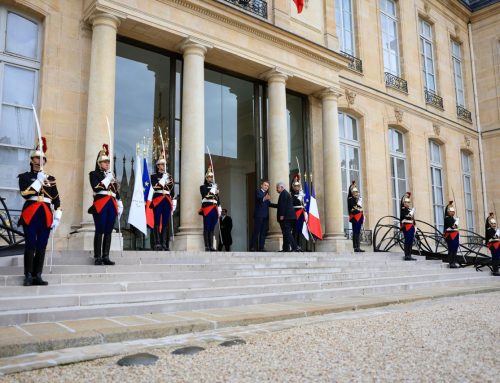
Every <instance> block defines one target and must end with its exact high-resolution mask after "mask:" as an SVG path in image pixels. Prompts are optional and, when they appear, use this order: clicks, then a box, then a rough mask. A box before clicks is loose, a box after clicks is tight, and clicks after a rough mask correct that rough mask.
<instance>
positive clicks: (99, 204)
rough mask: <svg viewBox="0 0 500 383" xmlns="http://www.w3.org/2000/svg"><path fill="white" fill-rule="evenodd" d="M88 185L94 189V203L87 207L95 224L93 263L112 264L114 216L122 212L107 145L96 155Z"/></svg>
mask: <svg viewBox="0 0 500 383" xmlns="http://www.w3.org/2000/svg"><path fill="white" fill-rule="evenodd" d="M89 179H90V186H91V187H92V190H93V191H94V203H93V204H92V206H91V207H90V208H89V210H88V212H89V214H92V216H93V218H94V224H95V235H94V264H95V265H103V264H104V265H114V264H115V263H114V262H112V261H111V260H110V259H109V249H110V247H111V235H112V232H113V227H114V226H115V221H116V217H117V216H118V217H119V216H121V214H122V213H123V203H122V201H121V200H120V193H119V192H118V183H117V182H116V179H115V177H114V175H113V172H112V171H111V169H110V157H109V149H108V145H106V144H104V145H103V146H102V150H100V151H99V154H98V155H97V160H96V165H95V170H94V171H91V172H90V173H89Z"/></svg>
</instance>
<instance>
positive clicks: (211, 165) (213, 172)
mask: <svg viewBox="0 0 500 383" xmlns="http://www.w3.org/2000/svg"><path fill="white" fill-rule="evenodd" d="M207 152H208V158H210V167H211V168H212V174H213V177H212V178H213V181H214V182H213V183H214V184H215V169H214V163H213V162H212V155H211V154H210V148H209V147H208V145H207ZM217 221H218V220H217ZM219 239H220V243H221V244H222V246H224V241H223V240H222V233H221V229H220V222H219Z"/></svg>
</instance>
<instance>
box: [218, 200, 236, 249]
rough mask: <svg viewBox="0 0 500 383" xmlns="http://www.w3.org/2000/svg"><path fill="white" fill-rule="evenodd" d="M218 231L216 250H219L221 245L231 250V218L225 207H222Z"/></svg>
mask: <svg viewBox="0 0 500 383" xmlns="http://www.w3.org/2000/svg"><path fill="white" fill-rule="evenodd" d="M219 225H220V232H219V245H218V246H217V250H218V251H221V250H222V246H224V249H225V250H226V251H231V245H232V244H233V237H231V230H233V219H232V218H231V217H230V216H228V215H227V209H222V211H221V216H220V218H219Z"/></svg>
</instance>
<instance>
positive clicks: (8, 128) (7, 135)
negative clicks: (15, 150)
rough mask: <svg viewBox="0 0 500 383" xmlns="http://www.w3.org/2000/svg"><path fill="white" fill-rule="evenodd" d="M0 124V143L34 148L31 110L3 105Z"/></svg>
mask: <svg viewBox="0 0 500 383" xmlns="http://www.w3.org/2000/svg"><path fill="white" fill-rule="evenodd" d="M0 124H1V125H0V126H1V127H2V129H1V130H0V143H2V144H8V145H17V146H24V147H29V148H32V147H34V145H35V127H34V121H33V111H32V110H31V109H25V108H20V107H18V106H16V107H14V106H10V105H3V106H2V120H1V121H0ZM0 174H2V173H0Z"/></svg>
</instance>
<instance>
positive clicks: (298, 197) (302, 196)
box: [297, 193, 304, 202]
mask: <svg viewBox="0 0 500 383" xmlns="http://www.w3.org/2000/svg"><path fill="white" fill-rule="evenodd" d="M297 199H298V200H299V201H300V202H302V201H303V200H304V195H301V194H300V193H299V194H298V195H297Z"/></svg>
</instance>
